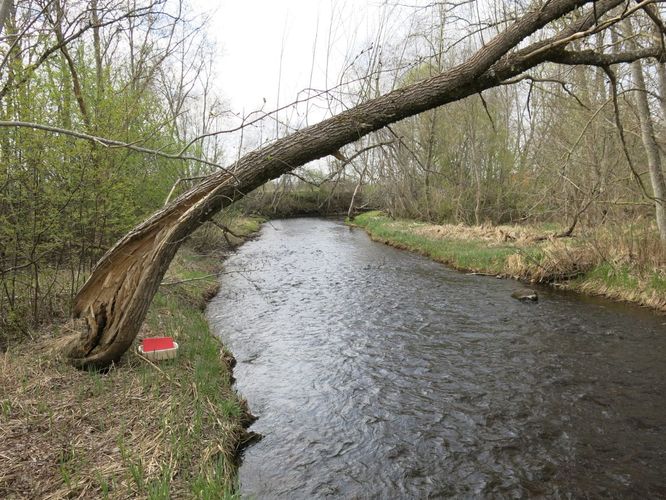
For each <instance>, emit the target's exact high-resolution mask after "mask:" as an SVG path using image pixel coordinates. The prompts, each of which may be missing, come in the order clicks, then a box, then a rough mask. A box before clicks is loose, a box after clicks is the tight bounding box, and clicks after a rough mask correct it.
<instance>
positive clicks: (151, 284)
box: [66, 0, 622, 367]
mask: <svg viewBox="0 0 666 500" xmlns="http://www.w3.org/2000/svg"><path fill="white" fill-rule="evenodd" d="M587 3H590V0H552V1H549V2H545V3H543V2H540V6H533V7H532V8H530V9H529V10H528V11H527V12H526V13H525V14H524V15H523V16H522V17H520V18H519V19H518V20H517V21H515V22H514V23H512V24H511V25H510V26H509V27H508V28H507V29H506V30H505V31H504V32H502V33H501V34H499V35H498V36H496V37H495V38H494V39H492V40H491V41H490V42H488V43H487V44H486V45H484V47H482V48H481V49H480V50H479V51H478V52H476V53H475V54H474V55H473V56H472V57H471V58H470V59H469V60H467V61H466V62H465V63H463V64H461V65H459V66H456V67H454V68H452V69H451V70H449V71H446V72H443V73H441V74H439V75H436V76H434V77H432V78H429V79H427V80H425V81H423V82H420V83H417V84H415V85H411V86H408V87H405V88H401V89H397V90H394V91H392V92H390V93H388V94H386V95H384V96H381V97H378V98H376V99H373V100H370V101H367V102H365V103H363V104H360V105H358V106H356V107H355V108H352V109H350V110H348V111H345V112H343V113H341V114H339V115H337V116H335V117H333V118H330V119H327V120H325V121H322V122H320V123H318V124H316V125H313V126H310V127H307V128H304V129H302V130H299V131H297V132H295V133H293V134H291V135H290V136H287V137H284V138H282V139H279V140H276V141H275V142H273V143H272V144H270V145H268V146H265V147H262V148H260V149H257V150H255V151H253V152H251V153H249V154H247V155H245V156H244V157H243V158H240V159H239V160H238V161H237V162H236V163H234V164H233V165H232V166H231V167H230V169H229V170H221V171H220V172H218V173H216V174H214V175H212V176H210V177H209V178H207V179H206V180H204V181H203V182H202V183H200V184H199V185H197V186H196V187H194V188H192V189H190V190H189V191H187V192H186V193H184V194H183V195H181V196H180V197H179V198H177V199H176V200H174V201H173V202H172V203H171V204H169V205H168V206H166V207H165V208H164V209H162V210H160V211H159V212H157V213H156V214H154V215H153V216H152V217H150V218H149V219H148V220H146V221H145V222H143V223H141V224H140V225H139V226H137V227H136V228H135V229H133V230H132V231H131V232H130V233H129V234H127V235H126V236H125V237H123V238H122V239H121V240H120V241H119V242H118V243H116V245H115V246H114V247H113V248H112V249H111V250H109V252H107V254H106V255H104V257H102V259H101V260H100V261H99V263H98V264H97V266H96V268H95V269H94V271H93V273H92V275H91V276H90V278H89V279H88V281H87V282H86V283H85V284H84V285H83V287H82V288H81V290H80V291H79V293H78V295H77V297H76V299H75V305H74V320H73V322H72V324H70V325H69V328H70V329H74V330H76V331H77V332H78V333H77V335H76V336H75V338H73V339H72V340H71V341H70V342H69V343H68V345H67V347H66V355H67V356H68V358H69V359H70V361H71V362H72V363H73V364H74V365H76V366H79V367H105V366H107V365H109V364H110V363H113V362H115V361H117V360H119V359H120V357H121V356H122V354H123V353H124V352H125V351H126V350H127V349H128V348H129V347H130V346H131V344H132V341H133V340H134V338H135V337H136V334H137V332H138V330H139V328H140V326H141V323H142V322H143V319H144V317H145V315H146V312H147V310H148V306H149V305H150V303H151V301H152V298H153V296H154V294H155V293H156V291H157V289H158V287H159V284H160V282H161V280H162V277H163V276H164V274H165V272H166V270H167V268H168V266H169V263H170V262H171V260H172V258H173V256H174V255H175V253H176V251H177V249H178V247H179V246H180V243H181V242H182V241H183V239H185V238H186V237H187V236H188V235H189V234H190V233H192V232H193V231H194V230H195V229H196V228H197V227H199V225H201V224H202V223H203V222H205V221H206V220H207V219H209V218H210V217H211V216H212V215H213V214H215V213H216V212H217V211H219V210H220V209H221V208H223V207H225V206H228V205H229V204H231V203H233V202H234V201H236V200H238V199H240V198H242V197H243V196H244V195H245V194H246V193H249V192H250V191H252V190H253V189H255V188H257V187H259V186H260V185H262V184H263V183H265V182H266V181H268V180H270V179H274V178H277V177H279V176H280V175H282V174H284V173H286V172H289V171H291V170H293V169H295V168H297V167H299V166H301V165H303V164H305V163H307V162H310V161H313V160H316V159H318V158H322V157H324V156H328V155H331V154H333V153H334V152H336V151H337V150H338V149H339V148H341V147H342V146H344V145H345V144H348V143H350V142H353V141H356V140H358V139H359V138H361V137H363V136H365V135H367V134H369V133H371V132H373V131H376V130H379V129H380V128H382V127H384V126H386V125H388V124H390V123H393V122H396V121H398V120H401V119H403V118H406V117H409V116H413V115H415V114H417V113H421V112H423V111H426V110H428V109H433V108H435V107H438V106H441V105H443V104H446V103H450V102H453V101H456V100H459V99H462V98H464V97H467V96H469V95H472V94H475V93H478V92H480V91H481V90H484V89H487V88H490V87H493V86H496V85H498V84H499V83H500V82H502V81H503V80H505V79H507V78H511V77H513V76H516V75H518V74H520V73H521V72H523V71H524V70H526V69H528V68H531V67H533V66H535V65H537V64H539V63H541V62H543V61H546V60H548V58H549V57H554V56H556V55H557V54H560V53H561V52H562V50H563V47H564V45H565V44H564V43H562V44H555V45H554V42H559V41H563V40H567V39H568V38H570V37H572V36H573V35H574V34H576V33H580V32H581V31H584V30H586V29H588V28H590V27H591V26H593V25H594V24H595V21H596V19H597V18H598V17H599V16H601V15H603V14H604V13H605V12H607V11H608V10H609V9H611V8H613V7H615V6H617V5H619V4H621V3H622V0H602V1H598V2H595V6H593V7H590V8H589V9H588V10H587V11H586V12H585V13H583V14H582V15H581V16H579V17H577V19H576V21H575V22H572V24H571V25H570V26H569V27H568V28H566V29H564V30H563V31H561V32H560V33H559V34H558V35H556V36H555V37H553V38H550V39H548V40H545V41H542V42H538V43H535V44H532V45H530V46H528V47H526V48H524V49H522V50H518V51H516V52H514V53H512V54H509V51H511V50H512V49H514V48H515V47H516V46H517V45H518V43H520V42H521V41H522V40H523V39H524V38H525V37H527V36H529V35H530V34H532V33H534V32H535V31H537V30H539V29H540V28H542V27H544V26H545V25H546V24H548V23H549V22H551V21H553V20H555V19H559V18H561V17H562V16H564V15H565V14H567V13H570V12H571V11H573V10H574V9H576V8H578V7H580V6H583V5H585V4H587Z"/></svg>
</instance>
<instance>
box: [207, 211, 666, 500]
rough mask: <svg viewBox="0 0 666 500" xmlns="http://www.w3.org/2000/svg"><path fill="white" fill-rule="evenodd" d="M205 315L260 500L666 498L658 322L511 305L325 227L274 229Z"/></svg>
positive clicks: (604, 304) (664, 382)
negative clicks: (244, 433)
mask: <svg viewBox="0 0 666 500" xmlns="http://www.w3.org/2000/svg"><path fill="white" fill-rule="evenodd" d="M226 268H227V270H228V271H238V272H233V273H230V274H226V275H224V276H223V278H222V289H221V292H220V294H219V295H218V296H217V297H216V298H215V299H214V300H213V301H212V303H211V304H210V306H209V310H208V314H209V319H210V320H211V323H212V324H213V327H214V329H215V330H216V331H217V333H218V334H219V335H220V336H221V338H222V339H223V341H224V342H225V343H226V344H227V346H228V347H229V348H230V349H231V351H232V352H233V353H234V354H235V356H236V358H237V360H238V365H237V366H236V369H235V376H236V378H237V389H238V391H239V392H240V393H241V394H243V395H244V396H245V397H247V399H248V401H249V403H250V407H251V409H252V411H253V413H255V414H256V415H257V416H259V420H258V421H257V422H256V423H255V424H254V426H253V430H255V431H256V432H259V433H261V434H263V435H264V436H265V437H264V439H263V440H261V441H260V442H259V443H257V444H255V445H253V446H251V447H250V448H248V449H247V450H246V451H245V453H244V457H243V465H242V467H241V469H240V478H241V491H242V493H243V494H244V495H247V496H249V497H256V498H275V497H283V498H320V497H327V496H332V497H345V498H350V497H351V498H427V497H442V496H445V497H446V496H465V497H509V498H511V497H513V498H520V497H533V496H540V495H546V496H556V497H570V496H574V497H578V496H593V497H597V496H613V497H617V496H624V497H636V498H638V497H648V496H649V497H655V496H666V399H665V395H666V317H664V316H659V315H656V314H653V313H650V312H649V311H646V310H642V309H640V308H637V307H633V306H628V305H622V304H617V303H612V302H608V301H604V300H600V299H593V298H585V297H581V296H578V295H574V294H564V293H561V292H556V291H552V290H542V291H541V301H540V302H539V303H538V304H524V303H520V302H518V301H516V300H515V299H512V298H511V297H510V294H511V292H512V291H513V290H514V289H515V288H517V287H518V286H519V285H518V284H517V283H516V282H512V281H510V280H497V279H494V278H488V277H482V276H469V275H465V274H462V273H458V272H455V271H452V270H450V269H447V268H445V267H444V266H442V265H440V264H437V263H434V262H431V261H430V260H428V259H426V258H423V257H420V256H417V255H414V254H410V253H407V252H403V251H399V250H395V249H393V248H390V247H387V246H384V245H381V244H378V243H374V242H371V241H370V240H369V238H368V237H367V236H366V234H365V233H364V232H363V231H361V230H350V229H349V228H347V227H345V226H343V225H341V224H339V223H337V222H333V221H326V220H320V219H293V220H286V221H274V222H271V223H270V224H266V225H265V227H264V229H263V231H262V234H261V237H260V238H258V239H256V240H254V241H252V242H249V243H247V244H246V245H244V246H243V247H242V248H241V249H240V251H239V253H238V254H237V255H235V256H234V257H232V258H231V259H230V260H229V261H228V263H227V266H226Z"/></svg>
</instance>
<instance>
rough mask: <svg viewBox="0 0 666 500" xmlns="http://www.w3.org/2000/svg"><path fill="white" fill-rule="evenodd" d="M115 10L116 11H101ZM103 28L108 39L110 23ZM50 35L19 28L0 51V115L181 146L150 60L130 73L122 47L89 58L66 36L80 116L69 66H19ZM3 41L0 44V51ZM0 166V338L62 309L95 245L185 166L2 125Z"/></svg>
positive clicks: (60, 62)
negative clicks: (2, 60)
mask: <svg viewBox="0 0 666 500" xmlns="http://www.w3.org/2000/svg"><path fill="white" fill-rule="evenodd" d="M72 8H74V7H72ZM118 8H119V9H122V7H118ZM152 8H155V9H157V8H158V5H153V7H152ZM148 12H149V11H146V14H147V13H148ZM115 15H118V16H121V15H122V10H121V11H120V12H119V13H113V15H112V14H109V17H113V16H115ZM154 15H158V14H157V12H155V13H154ZM135 23H136V24H135V26H139V25H140V23H141V20H140V19H138V20H136V22H135ZM135 29H143V28H136V27H135ZM109 30H110V31H109V33H108V35H109V37H111V38H109V40H108V43H110V44H112V43H114V42H113V37H115V36H119V32H113V31H112V30H113V26H111V27H110V28H109ZM150 36H151V37H155V39H153V38H150V37H148V38H146V44H145V46H143V47H142V49H141V50H142V51H144V52H143V53H142V57H143V58H144V60H145V61H149V60H151V59H150V58H151V57H153V58H154V60H158V61H159V60H160V57H161V52H160V50H161V49H160V46H159V44H157V43H155V40H156V37H158V36H159V34H157V33H150ZM55 42H56V39H55V34H54V33H53V32H52V30H51V31H49V30H44V33H43V35H41V36H39V37H37V36H35V37H33V38H31V37H30V36H29V35H28V34H26V35H24V37H23V38H21V39H20V40H19V43H18V44H17V45H16V47H15V52H11V53H10V54H9V55H8V64H9V67H10V68H11V72H12V73H11V80H8V79H6V77H5V75H0V88H2V87H3V85H7V93H6V95H4V96H3V97H2V98H1V99H0V119H1V120H18V121H24V122H35V123H40V124H45V125H51V126H54V127H59V128H65V129H74V130H78V131H81V132H87V133H90V134H93V135H97V136H102V137H108V138H113V139H117V140H121V141H127V142H135V141H137V140H140V141H141V144H142V145H144V146H146V147H149V148H151V147H152V148H156V149H162V148H164V147H165V146H169V147H170V148H173V149H178V147H179V146H182V142H183V139H181V138H180V136H179V134H178V132H177V131H176V130H175V128H174V126H173V123H172V122H173V119H170V118H169V114H170V111H169V108H168V103H167V102H165V99H164V97H163V95H162V94H161V93H160V92H159V90H158V88H157V87H156V85H154V83H155V81H154V78H155V75H156V71H154V69H156V68H154V69H151V68H145V71H146V72H148V71H152V73H146V74H138V73H137V72H138V71H140V69H137V67H136V65H135V63H132V61H131V60H130V59H129V58H127V57H124V56H116V57H109V58H103V59H102V65H101V66H99V67H98V65H97V64H96V60H95V47H94V43H93V40H92V39H91V38H89V37H81V38H78V39H75V40H74V41H72V42H71V43H70V44H69V45H68V52H69V54H70V55H71V57H72V59H73V63H74V67H75V71H76V73H75V74H76V78H77V79H78V81H79V83H80V90H81V96H80V97H81V99H82V101H83V102H84V104H85V110H86V113H85V114H84V112H83V110H82V109H81V107H80V106H79V103H78V101H77V98H76V95H75V92H74V86H73V81H74V76H75V74H74V73H73V72H72V70H71V68H70V66H69V65H68V64H67V61H66V59H65V57H63V55H62V54H61V53H60V52H55V53H54V54H53V55H52V56H51V57H49V58H47V59H46V60H45V61H44V62H43V63H42V64H41V65H40V66H39V67H38V68H36V69H35V68H32V67H31V65H30V64H31V59H30V57H33V58H35V57H36V56H37V55H39V54H41V53H42V52H43V51H45V50H46V49H47V48H48V47H50V46H52V45H53V44H54V43H55ZM102 49H104V47H102ZM4 50H6V46H4V45H2V44H0V56H3V55H4V53H3V51H4ZM21 51H22V52H21ZM167 63H168V60H166V59H164V60H163V62H162V64H165V65H166V64H167ZM133 64H134V65H133ZM146 64H147V62H146ZM12 82H22V83H20V84H19V83H16V84H15V85H12ZM165 124H170V125H168V126H166V125H165ZM0 164H1V165H2V167H1V168H0V188H1V189H0V291H1V292H2V293H0V345H3V344H7V343H9V342H13V341H15V340H17V339H20V338H21V337H22V336H24V335H25V334H26V332H28V331H29V330H30V329H31V328H34V327H36V326H38V325H39V324H40V323H41V322H42V321H44V320H49V321H50V320H52V319H53V318H58V317H63V316H67V315H68V314H69V312H70V310H69V307H70V306H69V304H70V302H71V299H72V298H73V295H74V294H75V292H76V290H77V289H78V288H79V287H80V285H81V284H82V282H83V280H84V279H85V277H86V276H87V274H88V273H89V272H90V269H91V268H92V266H93V265H94V264H95V263H96V262H97V260H98V259H99V258H100V257H101V255H102V254H103V253H104V252H105V250H106V249H108V248H109V247H110V246H111V245H112V244H113V243H114V242H115V241H116V240H117V239H118V238H119V237H120V236H121V235H123V234H124V233H126V232H127V231H128V230H129V229H130V228H131V227H132V226H134V225H135V224H136V223H137V222H139V221H140V220H142V219H144V218H145V217H146V216H147V215H148V214H150V213H151V212H153V211H155V210H156V209H158V208H159V207H161V206H162V204H163V203H164V200H165V198H166V195H167V193H168V192H169V190H170V189H171V186H172V185H173V183H174V182H175V180H176V179H178V178H179V177H181V176H183V175H186V176H187V175H191V174H190V170H191V167H190V165H188V164H187V163H186V162H173V161H169V160H164V159H158V158H156V157H153V156H147V155H141V154H135V153H128V152H127V151H126V150H123V149H118V148H115V149H114V148H105V147H103V146H101V145H100V144H97V143H95V142H85V141H81V140H75V139H73V138H71V137H68V136H65V135H58V134H53V133H45V132H43V131H36V130H31V129H28V128H13V129H7V128H3V129H2V134H0Z"/></svg>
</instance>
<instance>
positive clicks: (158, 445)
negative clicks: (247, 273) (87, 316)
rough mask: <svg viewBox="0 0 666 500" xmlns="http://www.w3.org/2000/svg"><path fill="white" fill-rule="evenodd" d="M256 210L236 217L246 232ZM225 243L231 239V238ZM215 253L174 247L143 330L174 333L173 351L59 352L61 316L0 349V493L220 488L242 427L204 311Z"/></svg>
mask: <svg viewBox="0 0 666 500" xmlns="http://www.w3.org/2000/svg"><path fill="white" fill-rule="evenodd" d="M259 226H260V221H258V220H253V219H237V220H236V221H234V223H233V224H231V229H232V231H233V232H234V233H235V234H237V235H239V236H247V235H249V234H250V233H252V232H255V231H257V230H258V229H259ZM232 243H239V241H238V240H235V241H232ZM220 263H221V258H220V256H219V255H218V256H202V255H200V254H197V253H196V252H195V251H194V250H192V248H191V247H190V246H186V247H183V248H182V250H181V251H179V253H178V255H177V256H176V258H175V259H174V261H173V263H172V264H171V267H170V268H169V271H168V273H167V276H166V277H165V280H164V281H165V283H175V282H179V283H177V284H171V285H166V286H162V287H161V288H160V291H159V292H158V294H157V295H156V297H155V300H154V301H153V304H152V306H151V308H150V312H149V315H148V317H147V320H146V322H145V324H144V325H143V328H142V330H141V332H140V334H139V338H141V337H144V336H162V335H168V336H173V337H174V338H175V339H176V340H177V342H178V343H179V345H180V349H179V355H178V358H177V359H175V360H173V361H166V362H161V363H159V366H158V365H155V364H152V363H150V362H149V361H147V360H145V359H144V358H142V357H140V356H138V354H136V351H135V350H134V349H132V350H131V351H130V352H128V353H127V354H126V355H125V357H124V358H123V360H122V361H121V363H120V364H119V365H118V366H116V367H114V368H113V369H111V370H110V371H109V373H107V374H100V373H93V372H84V371H79V370H76V369H74V368H72V367H70V366H69V365H67V364H65V363H64V362H62V361H59V360H57V359H55V357H54V354H53V352H51V350H50V349H51V346H52V344H53V340H54V337H55V336H56V335H57V331H58V328H59V325H52V327H50V328H48V329H45V331H43V332H41V333H40V334H39V335H37V334H35V335H34V338H33V339H31V340H30V341H28V342H25V343H23V344H20V345H15V346H13V347H12V348H10V349H9V350H8V351H7V352H5V353H3V354H0V497H1V498H69V497H86V498H137V497H138V498H165V499H166V498H206V499H209V498H227V497H232V496H234V495H235V493H234V492H235V486H236V452H237V450H238V447H239V446H241V445H242V443H243V441H244V440H245V439H247V438H248V435H247V434H246V431H245V427H246V426H247V424H248V423H249V422H250V418H251V417H250V415H249V413H248V412H247V408H246V405H245V403H244V401H242V400H240V399H239V397H238V395H237V394H236V392H235V391H234V390H233V389H232V387H231V383H232V378H231V368H232V359H233V358H232V357H231V356H230V355H229V353H227V352H226V351H225V350H224V347H223V346H222V345H221V344H220V342H219V341H218V340H217V339H216V338H215V337H214V336H213V335H211V333H210V331H209V329H208V325H207V323H206V319H205V316H204V313H203V309H204V307H205V304H206V301H207V299H208V298H210V297H212V296H213V295H214V293H215V291H216V289H217V288H216V287H217V279H216V273H218V272H219V271H220V267H221V264H220Z"/></svg>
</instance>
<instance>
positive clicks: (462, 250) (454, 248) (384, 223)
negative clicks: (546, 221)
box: [354, 212, 538, 274]
mask: <svg viewBox="0 0 666 500" xmlns="http://www.w3.org/2000/svg"><path fill="white" fill-rule="evenodd" d="M354 224H356V225H358V226H361V227H363V228H365V229H366V230H367V231H368V233H370V235H371V236H372V237H373V238H374V239H376V240H380V241H383V242H385V243H389V244H391V245H393V246H396V247H399V248H404V249H406V250H410V251H413V252H418V253H420V254H422V255H425V256H427V257H430V258H432V259H434V260H437V261H438V262H442V263H444V264H447V265H450V266H452V267H455V268H456V269H462V270H469V271H475V272H484V273H496V274H500V273H502V272H503V271H504V269H505V264H506V259H507V258H508V257H509V256H510V255H512V254H514V253H516V248H515V247H514V246H512V245H493V246H490V245H488V243H487V242H485V241H482V240H473V239H460V240H459V239H439V238H438V239H435V238H431V237H428V236H424V235H420V234H418V233H415V232H414V230H415V229H417V228H419V227H423V226H425V225H426V224H423V223H420V222H415V221H408V220H392V219H390V218H388V217H386V216H384V215H382V214H381V212H367V213H365V214H361V215H359V216H358V217H356V218H355V219H354ZM534 256H535V257H537V256H538V253H537V252H534Z"/></svg>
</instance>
